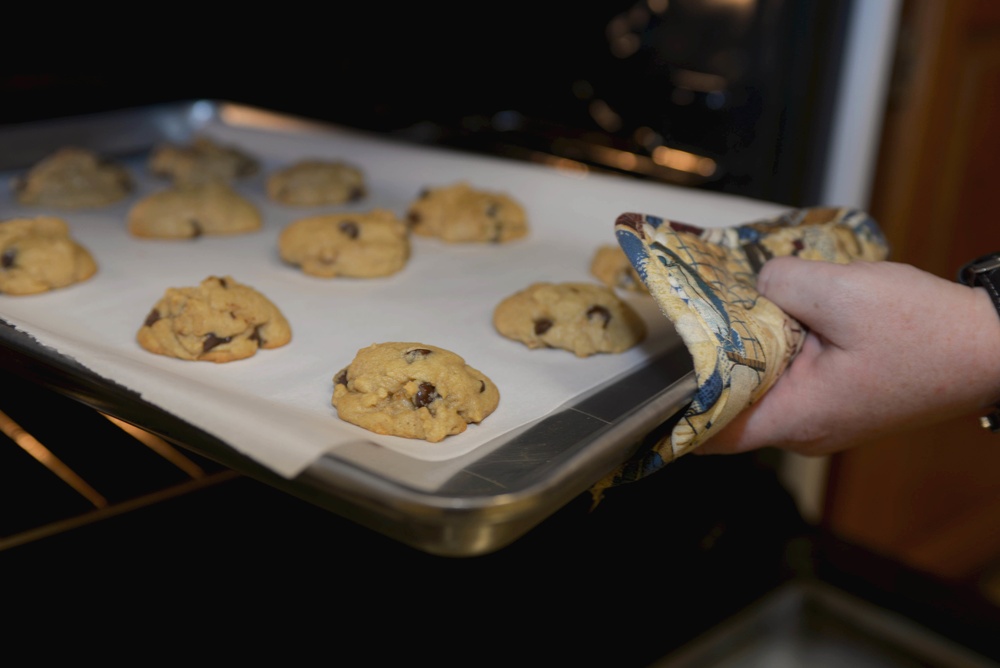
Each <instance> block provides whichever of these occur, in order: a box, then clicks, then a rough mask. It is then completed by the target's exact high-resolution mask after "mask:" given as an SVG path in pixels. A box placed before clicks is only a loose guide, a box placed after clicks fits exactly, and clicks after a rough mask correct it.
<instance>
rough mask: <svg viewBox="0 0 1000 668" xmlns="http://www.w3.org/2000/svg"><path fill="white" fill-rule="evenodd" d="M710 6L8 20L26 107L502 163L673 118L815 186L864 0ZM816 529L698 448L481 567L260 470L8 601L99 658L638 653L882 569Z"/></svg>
mask: <svg viewBox="0 0 1000 668" xmlns="http://www.w3.org/2000/svg"><path fill="white" fill-rule="evenodd" d="M695 4H697V3H692V2H690V1H688V2H685V1H683V0H674V2H673V3H672V4H671V7H672V8H673V9H672V12H673V13H671V14H670V15H669V20H666V19H663V18H656V17H653V16H651V15H649V14H648V13H644V12H643V7H644V5H643V3H633V2H623V1H621V0H610V1H607V2H600V3H579V2H574V3H566V2H552V3H530V2H525V1H523V0H517V1H515V2H506V3H503V4H502V5H488V6H480V5H472V6H466V5H457V6H455V5H453V6H449V7H434V6H432V7H428V6H427V5H426V4H421V3H409V4H399V5H396V4H393V3H390V4H375V3H368V4H363V5H360V4H359V5H339V4H338V5H335V6H326V7H320V6H319V5H309V6H306V5H300V4H294V3H292V4H287V5H279V6H273V5H259V6H253V7H250V6H246V7H241V8H240V9H239V11H235V10H233V9H232V8H230V9H229V10H216V11H209V10H208V8H198V7H191V6H185V7H184V8H178V7H175V6H167V5H148V6H141V7H139V6H135V7H130V8H117V9H112V8H107V7H106V8H100V7H87V8H78V9H77V10H75V11H79V15H74V10H73V9H72V8H61V9H59V10H58V13H56V12H55V10H51V9H49V8H41V7H39V8H35V7H31V6H24V5H19V6H17V7H12V8H8V9H9V11H10V14H9V21H8V22H7V23H6V26H5V30H6V31H7V33H8V34H7V35H6V42H5V45H6V50H7V54H8V56H9V60H8V68H9V69H8V71H7V72H0V123H4V124H11V125H16V124H18V123H23V122H30V121H36V120H42V119H48V118H57V117H62V116H71V115H77V114H85V113H93V112H100V111H106V110H111V109H120V108H127V107H142V106H146V105H150V104H158V103H163V102H171V101H177V100H192V99H212V100H221V101H233V102H238V103H243V104H248V105H253V106H259V107H262V108H265V109H271V110H274V111H279V112H285V113H291V114H296V115H301V116H305V117H309V118H314V119H319V120H324V121H330V122H333V123H339V124H345V125H350V126H353V127H358V128H362V129H366V130H372V131H376V132H383V133H387V134H390V135H393V136H396V137H399V138H400V139H403V140H406V141H417V142H424V143H441V144H450V145H454V146H457V147H461V148H465V149H468V150H476V151H485V152H492V153H500V154H503V153H504V152H505V151H506V149H507V147H509V146H511V145H518V146H531V147H536V146H541V147H542V148H543V149H544V148H546V147H549V148H551V143H552V140H553V139H555V138H559V137H574V138H582V139H585V140H586V141H590V142H594V143H596V144H598V145H608V146H617V147H621V148H623V149H626V150H632V151H635V152H638V153H642V152H643V151H646V150H648V147H647V146H645V145H643V144H642V142H640V141H638V140H637V138H636V136H635V132H634V130H635V129H636V128H638V127H641V126H648V127H651V128H653V129H654V130H655V131H656V132H657V133H659V135H660V137H661V138H662V140H663V141H664V143H666V144H668V145H671V146H674V147H678V148H684V149H686V150H692V151H695V152H701V153H704V154H707V155H711V156H714V157H716V158H718V159H719V160H720V161H722V163H723V164H724V165H725V170H724V173H723V175H722V177H720V178H719V179H717V180H715V181H714V182H711V183H707V184H705V185H704V187H708V188H714V189H717V190H720V191H728V192H734V193H739V194H747V195H750V196H755V197H760V198H763V199H770V200H774V201H779V202H786V203H789V204H790V205H806V204H809V203H811V199H813V198H815V196H816V192H817V190H816V188H817V184H818V182H819V179H820V177H821V176H822V172H821V169H820V167H819V165H820V164H821V162H822V158H823V156H824V155H825V146H826V133H827V131H828V123H829V117H828V109H829V101H830V99H831V96H832V95H835V92H836V91H835V89H834V87H833V86H832V83H831V82H832V80H833V76H832V74H833V73H834V72H835V70H836V66H837V64H838V58H837V56H836V45H837V40H838V39H840V38H841V37H842V34H841V30H842V22H843V17H844V14H843V12H844V11H845V8H847V7H849V4H850V3H849V2H839V1H838V2H819V1H817V2H783V1H781V0H766V1H763V2H760V3H758V6H759V11H758V12H757V13H756V14H754V15H753V16H752V17H750V19H748V20H747V22H745V23H743V24H740V23H739V22H735V21H733V20H727V19H726V18H725V17H719V16H716V17H714V18H713V17H706V16H704V15H700V16H698V15H695V14H694V13H692V12H693V10H692V9H691V7H693V6H694V5H695ZM685 8H687V9H685ZM45 12H52V13H53V16H45V15H44V13H45ZM32 15H33V16H32ZM612 25H617V26H618V27H619V28H620V27H621V26H623V25H624V26H625V27H626V32H629V31H631V33H633V34H634V35H635V37H636V38H637V39H638V40H639V43H640V44H641V48H640V49H639V51H638V52H637V57H634V58H626V59H622V58H618V57H616V56H614V55H613V54H612V49H611V43H610V41H609V34H610V33H609V26H612ZM39 26H40V27H39ZM611 32H613V31H611ZM720 54H729V57H727V58H722V59H721V60H720V58H719V55H720ZM733 54H736V55H737V56H738V57H735V58H734V57H733ZM11 64H15V65H16V67H10V65H11ZM678 68H681V69H683V68H693V69H706V68H707V69H711V70H712V71H714V72H716V73H718V74H720V75H725V76H726V77H727V78H728V79H727V80H728V81H729V86H728V88H727V90H726V95H725V96H724V98H723V101H722V103H721V105H720V104H719V100H718V99H714V101H710V100H709V98H708V96H706V95H703V94H698V95H694V96H693V98H692V99H691V101H689V102H688V103H687V104H685V105H677V104H675V102H674V99H675V98H674V95H673V94H674V93H675V92H676V90H675V89H676V86H675V83H674V80H673V78H672V77H671V75H672V73H673V72H674V71H675V70H676V69H678ZM581 82H585V83H586V84H587V85H585V86H581ZM594 99H600V100H603V101H605V102H607V103H608V104H609V105H610V106H611V107H612V108H614V109H615V110H616V111H618V112H619V115H620V117H621V119H622V121H623V122H622V126H621V127H620V128H618V129H617V130H615V131H608V130H607V129H606V128H602V127H600V126H599V124H597V123H596V122H595V120H594V118H593V117H592V116H591V115H590V114H589V112H588V103H589V102H590V101H593V100H594ZM0 400H2V404H0V409H2V410H4V411H5V412H8V413H9V414H11V415H13V416H16V418H17V419H18V420H19V421H20V422H21V423H22V424H32V425H38V428H39V429H42V428H43V425H44V428H46V429H48V430H51V438H52V439H53V440H55V439H64V440H65V442H67V443H69V444H71V447H73V448H77V449H78V454H80V455H81V456H83V455H85V453H86V450H87V449H93V448H96V447H97V441H96V440H95V432H94V431H93V430H89V429H81V427H80V425H82V424H86V421H87V420H88V418H87V417H85V416H83V415H82V414H81V413H80V411H81V410H88V409H86V408H85V407H84V406H82V404H79V403H77V402H75V401H73V400H72V399H68V398H66V397H63V396H61V395H57V394H54V393H50V392H49V391H47V390H45V389H44V388H40V387H37V386H35V385H34V384H32V383H25V382H24V379H23V378H21V377H20V376H18V375H17V374H8V373H5V374H3V375H2V376H0ZM117 461H118V462H119V464H118V465H119V466H120V465H121V460H117ZM0 463H2V464H3V466H0V474H5V477H4V478H3V481H4V482H5V486H4V492H5V493H4V495H3V496H2V497H0V500H2V501H3V502H4V503H3V507H2V508H0V512H4V513H8V517H10V516H12V515H13V516H17V514H18V513H21V514H23V513H25V512H27V511H28V510H30V509H28V508H25V507H24V504H25V501H24V497H23V496H19V495H18V494H17V493H16V492H15V493H11V490H16V489H17V485H18V484H21V485H24V484H26V483H28V484H30V481H26V480H25V479H24V478H23V477H18V473H17V469H16V467H15V466H14V465H13V463H12V462H10V461H6V460H5V461H3V462H0ZM109 466H115V464H114V463H113V462H112V463H111V464H109ZM125 473H126V474H127V473H128V472H127V471H126V472H125ZM814 538H815V533H814V528H813V527H809V526H807V525H806V523H804V522H803V521H802V518H801V517H800V516H799V514H798V512H797V510H796V508H795V504H794V503H793V501H792V499H791V498H790V496H789V495H788V493H787V491H786V490H785V489H784V487H783V486H782V485H781V484H780V482H779V481H778V479H777V475H776V458H775V456H774V454H773V453H756V454H748V455H740V456H732V457H699V456H689V457H685V458H682V459H681V460H679V461H677V462H674V463H672V464H670V465H669V466H667V467H666V468H665V469H664V470H662V471H660V472H658V473H657V474H655V475H654V476H652V477H651V478H648V479H645V480H641V481H638V482H634V483H630V484H627V485H624V486H622V487H618V488H614V489H612V490H609V492H608V494H607V497H606V498H605V500H604V501H603V502H602V503H601V504H600V505H598V506H597V507H596V508H592V507H591V499H590V497H589V495H586V494H584V495H581V496H580V497H578V498H576V499H574V500H573V501H572V502H571V503H570V504H568V505H567V506H566V507H565V508H563V509H562V510H561V511H559V512H557V513H556V514H555V515H554V516H552V517H551V518H549V519H548V520H546V521H545V522H543V523H542V524H541V525H540V526H538V527H537V528H536V529H534V530H532V531H531V532H529V533H528V534H527V535H526V536H525V537H523V538H522V539H520V540H518V541H516V542H515V543H514V544H512V545H510V546H509V547H506V548H503V549H501V550H499V551H498V552H496V553H493V554H489V555H485V556H482V557H474V558H467V559H455V558H444V557H436V556H432V555H428V554H424V553H422V552H419V551H417V550H414V549H412V548H409V547H407V546H405V545H402V544H400V543H398V542H395V541H393V540H391V539H388V538H386V537H383V536H381V535H380V534H377V533H375V532H373V531H371V530H369V529H367V528H364V527H361V526H358V525H356V524H353V523H352V522H350V521H348V520H345V519H343V518H340V517H338V516H336V515H334V514H331V513H329V512H327V511H325V510H322V509H319V508H317V507H314V506H312V505H310V504H308V503H306V502H304V501H301V500H299V499H296V498H294V497H292V496H289V495H287V494H284V493H282V492H279V491H277V490H274V489H272V488H270V487H268V486H266V485H264V484H262V483H259V482H256V481H254V480H251V479H249V478H243V477H240V478H237V479H235V480H232V481H229V482H225V483H221V484H218V485H215V486H213V487H210V488H207V489H203V490H200V491H197V492H192V493H189V494H185V495H182V496H180V497H177V498H173V499H170V500H167V501H163V502H160V503H156V504H153V505H151V506H147V507H144V508H141V509H139V510H135V511H132V512H128V513H124V514H122V515H119V516H115V517H110V518H108V519H104V520H101V521H99V522H97V523H94V524H90V525H86V526H83V527H79V528H75V529H72V530H68V531H64V532H60V533H57V534H55V535H53V536H49V537H46V538H42V539H39V540H36V541H32V542H29V543H27V544H25V545H21V546H18V547H14V548H10V549H7V550H4V551H0V582H2V590H0V594H2V596H3V598H2V599H0V600H2V601H3V603H4V605H5V607H6V608H7V609H8V610H9V611H17V613H18V617H17V623H9V624H8V626H7V627H6V628H7V631H8V632H7V633H6V634H5V635H6V639H7V643H8V645H9V646H10V647H15V646H17V645H21V644H22V643H21V642H19V641H21V640H23V637H22V636H21V631H23V630H25V629H28V628H30V627H41V628H43V629H44V628H49V629H55V630H58V631H59V632H62V631H65V630H67V629H87V630H88V642H87V643H86V645H85V647H86V650H84V649H83V646H81V647H80V648H79V654H78V655H80V656H84V655H86V656H92V657H106V656H108V655H109V654H110V655H117V654H122V653H124V654H126V655H130V656H131V657H132V658H133V660H135V661H136V662H138V663H145V662H147V661H148V660H149V657H150V656H157V655H159V654H160V653H161V652H163V651H166V648H169V647H171V646H177V647H181V648H187V647H188V646H190V647H192V648H193V649H196V651H194V652H193V653H192V656H203V655H204V654H203V653H204V649H205V648H206V647H208V648H211V650H212V652H213V653H215V654H216V655H217V656H220V657H222V660H225V659H232V658H233V657H235V656H240V657H243V656H247V655H248V654H250V655H253V654H254V650H255V649H256V648H258V647H265V646H266V647H274V646H275V645H277V646H278V647H280V648H283V649H284V650H285V651H286V652H287V653H286V654H284V659H285V661H286V662H288V661H294V662H296V663H299V662H304V661H305V660H306V658H311V659H313V660H316V661H333V662H334V663H337V662H339V661H338V660H341V659H344V657H349V656H350V657H355V660H354V661H353V662H352V663H351V665H372V666H375V665H379V666H382V665H392V664H394V663H395V664H402V663H404V662H406V664H410V663H413V662H414V660H416V661H417V662H420V663H428V664H431V665H436V666H445V665H448V666H450V665H455V666H494V665H496V666H508V665H545V666H552V665H560V666H616V667H617V666H623V667H631V666H637V667H638V666H647V665H649V663H651V662H652V661H654V660H655V659H657V658H659V657H661V656H663V655H664V654H666V653H667V652H668V651H670V650H671V649H674V648H676V647H678V646H680V645H681V644H682V643H684V642H686V641H688V640H690V639H692V638H694V637H696V636H697V635H698V634H700V633H702V632H704V631H706V630H708V629H709V628H711V627H712V626H714V625H715V624H718V623H719V622H721V621H723V620H724V619H726V618H728V617H729V616H730V615H732V614H733V613H735V612H736V611H738V610H740V609H741V608H743V607H744V606H746V605H747V604H749V603H750V602H751V601H753V600H754V599H755V598H757V597H758V596H760V595H762V594H764V593H766V592H768V591H770V590H771V589H773V588H774V587H775V586H776V585H777V584H778V583H780V582H782V581H785V580H786V579H788V578H790V577H792V576H795V575H801V574H802V573H803V572H805V573H810V572H813V571H823V570H829V568H830V564H831V563H833V562H834V561H837V559H840V560H842V561H847V562H850V564H851V570H853V569H854V568H855V566H857V564H858V563H864V568H863V569H862V570H863V571H865V572H866V573H871V572H872V565H871V561H870V559H872V558H873V555H864V556H863V557H857V561H855V559H856V552H855V551H854V548H851V547H850V546H844V545H840V544H838V543H836V542H834V543H833V546H832V547H829V546H826V545H824V546H822V549H821V547H820V544H819V543H816V542H814ZM838 555H839V556H838ZM833 557H836V559H834V558H833ZM875 571H876V574H877V575H878V576H879V578H878V579H879V581H880V582H881V583H882V584H883V585H884V587H883V588H882V590H881V593H882V594H886V593H887V590H891V592H892V593H897V594H898V590H899V587H898V586H897V585H901V584H905V585H907V587H905V589H906V590H907V591H908V592H909V597H910V598H912V597H913V596H917V595H918V594H919V595H923V594H926V593H927V590H926V589H921V588H919V587H918V588H914V587H913V586H912V584H913V582H914V579H913V574H909V573H906V572H905V571H901V570H900V569H899V568H898V567H897V566H896V565H892V564H885V563H883V562H880V561H876V567H875ZM862 579H864V578H862ZM852 586H859V582H853V583H852ZM922 586H925V585H922ZM869 593H872V592H869ZM876 593H878V592H876ZM931 596H932V597H933V598H935V599H937V600H942V599H943V597H944V594H943V593H942V592H941V591H940V590H937V589H934V590H933V591H932V594H931ZM908 603H910V604H913V603H914V602H913V601H912V600H910V601H908ZM920 605H921V606H923V602H922V603H921V604H920ZM920 609H921V610H923V607H921V608H920ZM908 610H909V611H911V612H912V611H913V610H914V607H913V605H911V606H910V607H909V608H908ZM972 612H974V606H972V607H970V606H966V607H964V608H963V609H961V610H956V609H954V608H952V609H950V610H948V615H947V617H948V619H949V620H950V621H946V622H943V623H948V624H951V625H952V626H953V627H956V628H953V629H952V630H953V631H954V633H955V635H956V637H961V636H962V634H963V633H964V634H966V635H968V634H970V633H972V634H975V633H976V632H977V631H978V627H977V625H978V624H980V623H981V622H982V619H983V618H982V617H976V618H975V619H972V618H970V615H971V614H972ZM976 612H978V611H976ZM935 614H936V613H935ZM237 621H238V622H239V623H240V626H238V627H234V625H233V622H237ZM934 621H935V623H942V622H941V618H940V616H935V617H934ZM136 626H141V627H144V628H143V631H144V633H143V634H142V636H143V638H144V642H143V644H142V645H141V646H140V647H139V649H137V650H132V649H126V648H130V647H131V646H130V645H129V643H128V642H127V641H128V640H129V634H127V633H123V632H122V629H125V628H128V629H133V628H134V627H136ZM150 636H152V638H151V639H150ZM50 642H51V641H50ZM24 644H25V645H26V644H27V643H24ZM30 647H31V648H32V651H34V652H36V653H44V649H45V644H41V645H39V644H31V645H30ZM132 652H134V654H132ZM300 657H301V659H300ZM256 658H257V659H258V660H260V658H261V657H260V656H257V657H256Z"/></svg>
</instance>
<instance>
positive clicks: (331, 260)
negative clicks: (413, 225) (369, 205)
mask: <svg viewBox="0 0 1000 668" xmlns="http://www.w3.org/2000/svg"><path fill="white" fill-rule="evenodd" d="M278 251H279V253H280V254H281V259H282V260H284V261H285V262H288V263H290V264H294V265H296V266H298V267H300V268H301V269H302V271H303V272H305V273H307V274H309V275H311V276H320V277H323V278H332V277H334V276H348V277H356V278H372V277H376V276H388V275H390V274H394V273H396V272H397V271H399V270H400V269H402V268H403V267H404V266H405V265H406V262H407V260H408V259H409V257H410V236H409V230H407V228H406V224H405V223H403V221H401V220H399V218H397V217H396V214H394V213H393V212H392V211H389V210H388V209H373V210H371V211H368V212H366V213H331V214H325V215H321V216H310V217H308V218H302V219H300V220H296V221H294V222H292V223H290V224H289V225H288V226H287V227H285V229H283V230H282V231H281V234H280V236H279V237H278Z"/></svg>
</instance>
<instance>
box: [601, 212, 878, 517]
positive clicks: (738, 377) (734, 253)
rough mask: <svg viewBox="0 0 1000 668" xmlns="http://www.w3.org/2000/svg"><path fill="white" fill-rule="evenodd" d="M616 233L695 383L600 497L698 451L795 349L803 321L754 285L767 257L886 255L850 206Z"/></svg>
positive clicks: (630, 219)
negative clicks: (667, 424)
mask: <svg viewBox="0 0 1000 668" xmlns="http://www.w3.org/2000/svg"><path fill="white" fill-rule="evenodd" d="M615 234H616V236H617V238H618V243H619V245H620V246H621V248H622V250H624V251H625V255H626V256H627V257H628V259H629V261H630V262H631V263H632V266H633V267H635V269H636V271H637V272H638V273H639V276H640V278H641V279H642V281H643V283H645V285H646V287H647V288H648V289H649V292H650V294H651V295H652V296H653V298H654V299H656V302H657V304H658V305H659V307H660V310H661V311H662V313H663V314H664V315H665V316H666V317H667V318H668V319H669V320H670V321H671V322H672V323H673V325H674V327H675V329H676V330H677V333H678V334H679V335H680V337H681V339H682V340H683V342H684V344H685V346H686V347H687V348H688V351H689V352H690V353H691V357H692V358H693V361H694V371H695V378H696V381H697V389H696V391H695V394H694V398H693V400H692V401H691V404H690V405H689V406H687V408H686V409H685V410H684V412H683V414H682V415H681V416H680V419H679V420H678V422H677V423H676V424H675V425H674V426H673V428H672V431H671V432H670V434H669V435H668V436H664V437H663V438H662V439H660V440H659V441H658V442H654V443H652V444H644V446H645V447H644V449H641V450H640V451H639V452H637V453H636V454H635V455H634V456H633V457H632V458H631V459H630V460H629V461H628V462H626V463H625V464H624V465H623V466H621V467H619V469H618V470H616V471H614V472H613V473H612V474H611V475H609V476H607V477H606V478H605V479H604V480H602V481H601V482H600V483H598V484H597V485H595V486H594V487H593V488H592V490H591V493H592V494H593V496H594V499H595V502H596V501H599V500H600V498H601V495H602V492H603V490H605V489H607V488H608V487H610V486H613V485H618V484H621V483H624V482H629V481H632V480H637V479H639V478H642V477H644V476H646V475H649V474H650V473H652V472H654V471H656V470H658V469H660V468H662V467H663V466H664V465H665V464H667V463H668V462H671V461H673V460H675V459H677V458H678V457H680V456H681V455H684V454H686V453H689V452H691V451H692V450H694V449H695V448H697V447H698V445H699V444H701V443H703V442H704V441H705V440H706V439H708V438H710V437H711V436H712V434H714V433H717V432H718V431H719V430H720V429H721V428H722V427H723V426H725V425H726V424H727V423H729V421H731V420H732V419H733V418H734V417H735V416H736V415H737V414H739V413H740V411H742V410H743V409H744V408H746V407H747V406H750V405H751V404H752V403H753V402H754V401H756V400H757V399H758V398H759V397H760V396H761V395H763V394H764V393H765V392H766V391H767V390H768V388H770V387H771V386H772V385H773V384H774V382H775V381H776V380H777V379H778V377H779V376H780V375H781V374H782V372H783V371H784V370H785V368H786V367H787V366H788V364H789V363H790V362H791V360H792V358H794V357H795V355H796V354H797V353H798V352H799V350H800V349H801V347H802V342H803V341H804V339H805V335H806V331H805V328H804V327H803V326H802V325H801V324H800V323H799V322H798V321H796V320H795V319H794V318H792V317H791V316H789V315H788V314H786V313H785V312H784V311H782V310H781V309H780V308H778V306H777V305H775V304H774V303H773V302H771V301H770V300H768V299H767V298H765V297H763V296H761V295H760V294H759V293H758V292H757V287H756V286H757V272H758V271H759V270H760V268H761V267H762V266H763V264H764V262H766V261H767V260H768V259H769V258H771V257H775V256H778V255H796V256H798V257H801V258H805V259H812V260H825V261H828V262H838V263H848V262H852V261H854V260H869V261H878V260H884V259H886V258H887V257H888V244H887V243H886V240H885V237H884V236H883V234H882V231H881V230H880V229H879V227H878V225H877V224H876V222H875V221H874V220H873V219H872V218H871V217H869V216H868V215H867V214H866V213H864V212H862V211H859V210H857V209H850V208H832V207H813V208H804V209H795V210H792V211H789V212H787V213H785V214H783V215H780V216H777V217H774V218H768V219H762V220H758V221H753V222H749V223H746V224H743V225H737V226H734V227H722V228H707V229H705V228H700V227H695V226H693V225H687V224H685V223H679V222H676V221H672V220H667V219H664V218H660V217H657V216H651V215H648V214H640V213H624V214H622V215H621V216H619V217H618V219H617V220H616V221H615Z"/></svg>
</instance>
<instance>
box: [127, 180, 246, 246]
mask: <svg viewBox="0 0 1000 668" xmlns="http://www.w3.org/2000/svg"><path fill="white" fill-rule="evenodd" d="M261 224H262V219H261V214H260V210H259V209H258V208H257V206H256V205H255V204H254V203H253V202H251V201H250V200H248V199H247V198H246V197H244V196H243V195H241V194H239V193H238V192H236V190H234V189H233V187H232V186H230V185H229V184H227V183H224V182H222V181H209V182H207V183H201V184H188V185H179V186H174V187H171V188H168V189H166V190H161V191H159V192H155V193H152V194H150V195H146V196H145V197H143V198H142V199H140V200H139V201H138V202H136V203H135V204H134V205H132V208H131V209H130V210H129V212H128V230H129V232H130V233H132V235H134V236H137V237H147V238H156V239H191V238H194V237H199V236H201V235H203V234H245V233H247V232H254V231H256V230H258V229H260V227H261Z"/></svg>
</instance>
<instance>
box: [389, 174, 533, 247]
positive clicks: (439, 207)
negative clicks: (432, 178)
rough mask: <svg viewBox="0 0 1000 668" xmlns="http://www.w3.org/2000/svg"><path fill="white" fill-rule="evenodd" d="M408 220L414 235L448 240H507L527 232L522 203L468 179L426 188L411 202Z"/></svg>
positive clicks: (526, 220)
mask: <svg viewBox="0 0 1000 668" xmlns="http://www.w3.org/2000/svg"><path fill="white" fill-rule="evenodd" d="M406 220H407V222H408V223H409V225H410V230H411V231H412V232H413V233H414V234H419V235H421V236H427V237H438V238H440V239H443V240H444V241H449V242H493V243H505V242H508V241H513V240H514V239H520V238H521V237H524V236H526V235H527V234H528V219H527V214H526V213H525V210H524V207H523V206H522V205H521V203H520V202H518V201H517V200H515V199H514V198H512V197H511V196H509V195H507V194H505V193H499V192H489V191H485V190H480V189H477V188H473V187H472V186H471V185H470V184H469V183H467V182H465V181H459V182H457V183H454V184H452V185H448V186H442V187H437V188H426V189H424V190H423V191H422V192H421V193H420V195H419V196H418V197H417V199H415V200H414V201H413V202H411V203H410V206H409V208H408V209H407V213H406Z"/></svg>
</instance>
